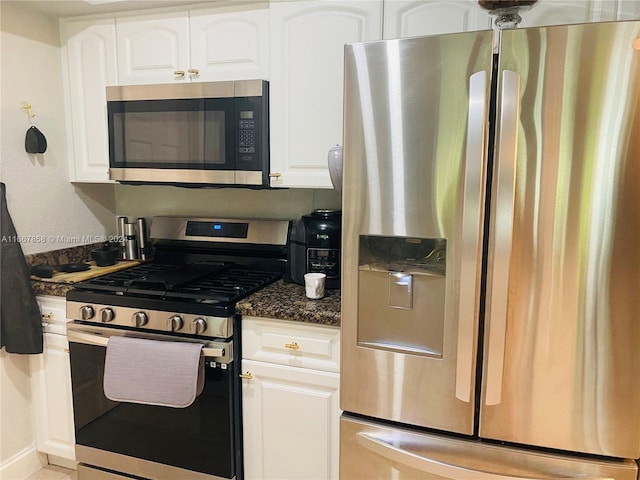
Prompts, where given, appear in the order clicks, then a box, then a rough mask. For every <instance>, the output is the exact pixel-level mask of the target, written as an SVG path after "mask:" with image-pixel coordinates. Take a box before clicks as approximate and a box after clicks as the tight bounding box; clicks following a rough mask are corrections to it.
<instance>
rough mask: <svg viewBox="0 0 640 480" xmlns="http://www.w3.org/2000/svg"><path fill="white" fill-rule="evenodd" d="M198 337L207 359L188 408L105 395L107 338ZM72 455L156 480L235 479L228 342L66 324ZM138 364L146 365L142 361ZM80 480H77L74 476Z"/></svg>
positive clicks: (230, 351) (165, 338)
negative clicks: (200, 387) (199, 388)
mask: <svg viewBox="0 0 640 480" xmlns="http://www.w3.org/2000/svg"><path fill="white" fill-rule="evenodd" d="M125 333H126V335H127V336H132V337H136V338H145V339H151V340H167V341H192V342H193V341H198V342H201V343H203V354H204V355H205V359H206V362H205V364H206V366H205V384H204V389H203V391H202V393H201V394H200V395H199V396H197V397H196V399H195V401H194V402H193V403H192V404H191V405H190V406H188V407H186V408H171V407H162V406H155V405H144V404H136V403H127V402H115V401H112V400H109V399H107V398H106V397H105V395H104V389H103V380H104V363H105V355H106V350H107V343H108V340H109V337H111V336H113V335H124V334H125ZM67 335H68V339H69V352H70V358H71V380H72V392H73V410H74V423H75V433H76V458H77V460H78V461H79V462H81V463H83V464H88V465H91V466H95V467H98V468H102V469H105V470H107V471H111V472H120V473H124V474H127V475H136V476H139V477H143V478H149V479H154V480H172V479H184V478H189V479H194V480H196V479H198V480H200V479H201V480H204V479H207V480H211V479H233V478H235V476H236V442H237V439H236V436H235V433H234V431H235V429H234V415H235V413H236V411H237V408H238V406H237V405H236V401H235V400H234V397H235V396H234V388H235V387H234V385H233V382H234V379H235V375H234V364H233V362H232V358H233V351H232V349H233V342H232V341H224V342H209V341H206V340H194V339H185V338H181V337H176V336H170V335H161V334H149V333H146V332H133V331H125V330H119V329H115V328H105V327H95V326H89V325H82V324H73V325H71V326H69V327H68V331H67ZM139 368H145V366H144V365H140V366H139ZM79 480H82V479H79Z"/></svg>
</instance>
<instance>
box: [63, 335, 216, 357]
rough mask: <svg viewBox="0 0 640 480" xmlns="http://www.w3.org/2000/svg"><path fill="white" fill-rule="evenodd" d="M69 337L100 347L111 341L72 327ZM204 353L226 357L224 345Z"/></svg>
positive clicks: (203, 351)
mask: <svg viewBox="0 0 640 480" xmlns="http://www.w3.org/2000/svg"><path fill="white" fill-rule="evenodd" d="M67 339H68V340H69V342H75V343H84V344H87V345H97V346H99V347H106V346H107V344H108V343H109V337H105V336H102V335H96V334H91V333H84V332H78V331H75V330H71V329H68V330H67ZM202 354H203V355H204V356H205V357H224V354H225V349H224V347H202Z"/></svg>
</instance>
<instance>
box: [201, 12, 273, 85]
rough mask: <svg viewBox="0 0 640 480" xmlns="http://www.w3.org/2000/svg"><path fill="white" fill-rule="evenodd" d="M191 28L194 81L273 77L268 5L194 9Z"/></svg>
mask: <svg viewBox="0 0 640 480" xmlns="http://www.w3.org/2000/svg"><path fill="white" fill-rule="evenodd" d="M245 8H246V7H245ZM189 26H190V35H191V63H190V65H189V70H188V75H189V77H190V78H191V79H192V80H200V81H218V80H246V79H263V80H264V79H268V78H269V9H268V5H266V4H265V6H264V7H262V8H258V7H256V6H251V9H250V10H244V11H231V12H211V11H210V10H207V11H204V12H202V11H193V10H192V11H191V12H190V17H189Z"/></svg>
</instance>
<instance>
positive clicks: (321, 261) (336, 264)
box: [307, 248, 340, 278]
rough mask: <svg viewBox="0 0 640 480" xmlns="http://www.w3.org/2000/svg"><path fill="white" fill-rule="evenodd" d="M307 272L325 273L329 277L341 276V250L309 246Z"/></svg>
mask: <svg viewBox="0 0 640 480" xmlns="http://www.w3.org/2000/svg"><path fill="white" fill-rule="evenodd" d="M307 272H317V273H324V274H325V275H326V276H327V278H339V277H340V250H339V249H337V248H307Z"/></svg>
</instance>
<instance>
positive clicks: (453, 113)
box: [341, 31, 493, 434]
mask: <svg viewBox="0 0 640 480" xmlns="http://www.w3.org/2000/svg"><path fill="white" fill-rule="evenodd" d="M492 35H493V33H492V32H490V31H489V32H472V33H464V34H453V35H443V36H438V37H422V38H413V39H404V40H391V41H385V42H371V43H364V44H353V45H348V46H347V47H346V49H345V99H344V102H345V106H344V108H345V118H344V147H343V148H344V151H343V156H344V167H343V169H344V171H343V230H342V231H343V237H342V262H343V263H342V265H343V278H342V285H343V287H342V292H341V293H342V365H343V368H342V375H341V408H342V409H343V410H347V411H351V412H357V413H361V414H364V415H369V416H372V417H378V418H384V419H388V420H396V421H400V422H404V423H410V424H414V425H422V426H429V427H433V428H438V429H446V430H450V431H455V432H460V433H467V434H471V433H472V432H473V428H474V421H473V414H474V396H475V370H476V363H475V360H476V355H477V331H478V323H477V313H478V312H477V310H478V308H477V305H478V292H479V280H478V278H479V273H480V269H481V262H480V256H481V247H482V242H481V240H482V235H481V230H482V218H483V213H484V212H483V199H484V187H483V185H484V180H485V178H484V177H485V167H484V162H485V153H484V152H485V150H486V145H485V140H486V137H487V133H486V131H487V128H488V125H487V118H488V117H487V116H488V110H489V99H490V84H491V73H490V72H491V66H492Z"/></svg>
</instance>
